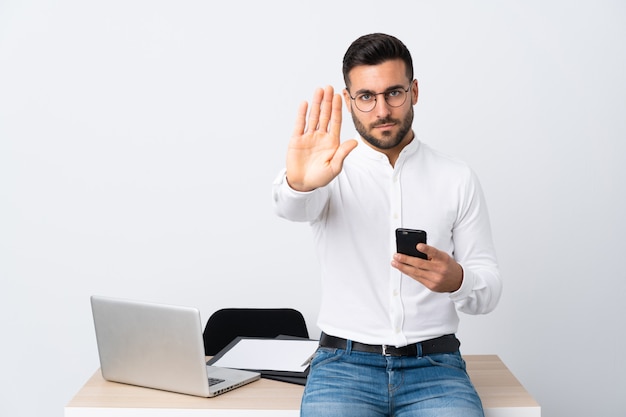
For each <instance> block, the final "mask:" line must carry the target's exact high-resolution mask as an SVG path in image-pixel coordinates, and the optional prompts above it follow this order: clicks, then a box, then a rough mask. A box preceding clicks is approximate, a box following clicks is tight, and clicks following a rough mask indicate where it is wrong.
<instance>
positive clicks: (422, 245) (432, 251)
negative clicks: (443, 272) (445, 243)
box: [416, 243, 439, 261]
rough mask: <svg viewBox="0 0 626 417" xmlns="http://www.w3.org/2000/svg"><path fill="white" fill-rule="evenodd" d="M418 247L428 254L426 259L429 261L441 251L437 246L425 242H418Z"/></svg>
mask: <svg viewBox="0 0 626 417" xmlns="http://www.w3.org/2000/svg"><path fill="white" fill-rule="evenodd" d="M416 249H417V250H418V251H420V252H422V253H423V254H424V255H426V259H427V260H429V261H432V260H433V258H435V257H436V256H437V253H438V252H439V251H438V250H437V249H436V248H434V247H432V246H428V245H427V244H425V243H418V244H417V246H416Z"/></svg>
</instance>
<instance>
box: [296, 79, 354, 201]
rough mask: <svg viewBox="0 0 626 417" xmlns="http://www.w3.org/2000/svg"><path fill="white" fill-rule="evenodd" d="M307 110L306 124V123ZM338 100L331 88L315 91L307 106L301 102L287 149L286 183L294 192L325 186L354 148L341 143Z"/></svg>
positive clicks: (347, 143) (338, 97) (351, 142)
mask: <svg viewBox="0 0 626 417" xmlns="http://www.w3.org/2000/svg"><path fill="white" fill-rule="evenodd" d="M307 110H308V120H307ZM340 132H341V96H340V95H339V94H334V90H333V87H331V86H328V87H326V88H324V89H322V88H318V89H317V90H315V92H314V94H313V100H312V101H311V106H310V109H309V105H308V103H307V102H303V103H302V104H301V105H300V107H299V109H298V115H297V118H296V125H295V128H294V131H293V134H292V135H291V140H290V141H289V146H288V148H287V182H288V183H289V186H290V187H291V188H293V189H294V190H297V191H311V190H314V189H316V188H319V187H323V186H325V185H327V184H328V183H329V182H330V181H332V179H333V178H335V177H336V176H337V175H338V174H339V172H341V168H342V166H343V161H344V159H345V158H346V156H348V154H349V153H350V152H351V151H352V150H353V149H354V148H355V147H356V146H357V141H356V140H354V139H351V140H348V141H346V142H344V143H341V141H340V139H339V135H340Z"/></svg>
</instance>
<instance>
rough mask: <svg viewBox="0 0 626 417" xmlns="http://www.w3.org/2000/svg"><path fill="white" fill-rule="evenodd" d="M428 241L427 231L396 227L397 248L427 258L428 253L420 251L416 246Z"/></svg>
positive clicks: (399, 250)
mask: <svg viewBox="0 0 626 417" xmlns="http://www.w3.org/2000/svg"><path fill="white" fill-rule="evenodd" d="M418 243H426V232H425V231H423V230H416V229H403V228H399V229H396V250H397V251H398V253H403V254H405V255H409V256H415V257H417V258H422V259H427V257H426V254H425V253H422V252H420V251H418V250H417V249H416V248H415V246H417V244H418Z"/></svg>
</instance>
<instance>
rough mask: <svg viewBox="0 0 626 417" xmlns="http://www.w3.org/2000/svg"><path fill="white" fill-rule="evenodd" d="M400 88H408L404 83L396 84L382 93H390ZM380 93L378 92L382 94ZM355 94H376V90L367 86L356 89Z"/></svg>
mask: <svg viewBox="0 0 626 417" xmlns="http://www.w3.org/2000/svg"><path fill="white" fill-rule="evenodd" d="M400 88H401V89H403V90H406V88H404V86H403V85H402V84H396V85H392V86H390V87H387V89H385V90H384V91H381V92H380V93H388V92H390V91H392V90H399V89H400ZM380 93H378V94H380ZM354 94H355V95H357V94H376V92H375V91H372V90H369V89H367V88H362V89H360V90H357V91H355V92H354Z"/></svg>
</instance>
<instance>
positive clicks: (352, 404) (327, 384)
mask: <svg viewBox="0 0 626 417" xmlns="http://www.w3.org/2000/svg"><path fill="white" fill-rule="evenodd" d="M300 416H301V417H383V416H389V417H391V416H393V417H409V416H410V417H417V416H420V417H484V414H483V408H482V404H481V401H480V398H479V397H478V394H477V393H476V390H475V389H474V386H473V385H472V383H471V381H470V379H469V377H468V375H467V372H466V371H465V361H464V360H463V358H462V357H461V354H460V353H459V352H455V353H441V354H432V355H428V356H422V357H419V356H411V357H408V356H402V357H391V356H383V355H380V354H376V353H364V352H356V351H352V349H351V343H350V342H349V341H348V345H347V349H346V350H342V349H330V348H324V347H320V348H319V349H318V350H317V352H316V353H315V356H314V358H313V361H312V362H311V368H310V372H309V377H308V380H307V384H306V387H305V390H304V396H303V398H302V407H301V411H300Z"/></svg>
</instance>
